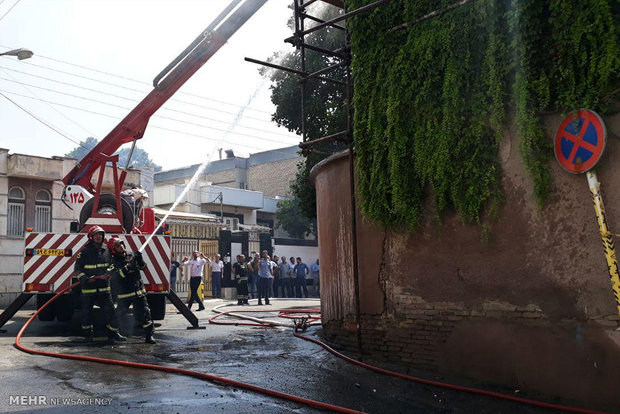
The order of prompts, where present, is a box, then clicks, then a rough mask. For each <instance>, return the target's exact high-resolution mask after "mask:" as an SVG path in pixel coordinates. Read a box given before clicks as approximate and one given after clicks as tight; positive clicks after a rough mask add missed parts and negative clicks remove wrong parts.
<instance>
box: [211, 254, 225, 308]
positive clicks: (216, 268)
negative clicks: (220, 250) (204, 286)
mask: <svg viewBox="0 0 620 414" xmlns="http://www.w3.org/2000/svg"><path fill="white" fill-rule="evenodd" d="M207 261H208V262H209V263H210V264H211V292H212V293H213V297H214V298H219V297H221V296H222V269H223V268H224V262H222V261H221V260H220V255H219V254H216V255H215V260H210V259H209V258H207Z"/></svg>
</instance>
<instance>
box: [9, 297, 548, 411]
mask: <svg viewBox="0 0 620 414" xmlns="http://www.w3.org/2000/svg"><path fill="white" fill-rule="evenodd" d="M223 303H224V302H223V301H221V300H207V301H205V305H206V306H207V310H205V311H202V312H197V313H196V315H197V316H198V317H199V319H200V322H201V325H203V326H206V329H201V330H187V329H186V327H187V326H188V323H187V322H186V321H185V319H184V318H183V316H182V315H179V314H177V313H176V309H174V308H173V307H172V306H171V305H168V309H167V313H166V319H165V320H164V321H161V326H160V327H158V328H157V330H156V334H155V337H156V339H157V341H158V343H157V344H156V345H148V344H145V343H143V338H142V337H141V336H134V337H131V338H130V339H129V341H128V342H126V343H122V344H115V345H108V344H106V343H105V342H104V340H105V338H104V336H105V333H104V332H101V336H100V338H98V342H95V343H93V344H86V343H84V342H82V341H81V338H80V336H79V333H80V332H79V322H78V321H77V320H76V319H75V318H74V322H73V323H60V322H39V321H35V322H33V324H32V325H31V327H30V328H29V330H28V331H27V332H26V335H25V336H24V337H23V339H22V344H23V345H26V346H29V347H32V348H35V349H38V350H45V351H49V352H62V353H71V354H82V355H89V356H98V357H104V358H112V359H120V360H126V361H134V362H146V363H152V364H158V365H166V366H172V367H179V368H185V369H192V370H196V371H199V372H204V373H207V374H211V375H217V376H222V377H226V378H229V379H233V380H237V381H243V382H247V383H250V384H253V385H258V386H261V387H265V388H270V389H274V390H277V391H281V392H286V393H289V394H294V395H297V396H302V397H305V398H310V399H314V400H317V401H322V402H327V403H331V404H336V405H340V406H343V407H348V408H352V409H356V410H360V411H366V412H370V413H494V414H497V413H544V412H548V411H546V410H542V409H537V408H533V407H529V406H523V405H519V404H515V403H511V402H505V401H501V400H496V399H492V398H488V397H481V396H476V395H471V394H466V393H461V392H456V391H450V390H444V389H439V388H435V387H430V386H425V385H420V384H415V383H411V382H407V381H404V380H400V379H397V378H393V377H387V376H384V375H381V374H377V373H373V372H370V371H368V370H366V369H364V368H361V367H357V366H354V365H351V364H348V363H347V362H345V361H343V360H340V359H338V358H336V357H334V356H332V355H331V354H329V353H327V352H326V351H324V350H323V349H322V348H320V347H319V346H317V345H315V344H312V343H310V342H307V341H303V340H300V339H298V338H295V337H294V336H293V335H292V332H293V329H292V327H291V328H288V327H282V328H263V327H247V326H218V325H209V324H208V322H207V320H208V318H209V317H210V316H212V315H213V314H212V313H211V309H212V308H213V307H214V306H217V305H221V304H223ZM318 305H319V302H318V300H314V299H307V300H300V301H278V300H273V301H272V306H271V307H266V306H263V307H257V306H251V307H250V308H251V309H270V308H276V309H277V308H291V307H309V306H318ZM246 308H247V307H246ZM248 309H249V308H248ZM32 312H33V311H32V310H22V311H20V312H18V313H17V314H16V316H15V317H14V318H13V320H11V321H10V322H9V323H8V324H7V325H5V327H4V329H6V330H7V332H6V333H1V334H0V350H1V352H0V376H1V377H2V381H1V382H0V384H2V386H0V411H2V412H39V411H41V412H43V411H44V412H45V413H81V412H84V411H85V408H86V409H88V411H89V412H94V413H109V412H112V413H126V412H128V411H131V412H143V413H149V414H154V413H184V414H185V413H205V412H209V413H248V412H258V413H290V412H296V413H314V412H320V410H318V409H315V408H312V407H308V406H306V405H302V404H299V403H293V402H289V401H285V400H280V399H277V398H274V397H270V396H266V395H262V394H258V393H255V392H250V391H245V390H239V389H235V388H233V387H230V386H226V385H222V384H218V383H212V382H207V381H201V380H199V379H195V378H190V377H184V376H179V375H173V374H168V373H160V372H154V371H149V370H140V369H130V368H126V367H114V366H109V365H102V364H96V363H89V362H79V361H71V360H64V359H56V358H50V357H43V356H36V355H29V354H25V353H22V352H20V351H19V350H17V349H16V348H14V347H13V342H14V338H15V335H16V334H17V331H18V330H19V329H20V328H21V326H22V325H23V324H24V322H25V321H26V319H27V318H28V317H29V316H30V315H31V314H32ZM260 315H262V316H264V317H270V318H273V317H274V315H275V314H274V313H265V314H264V315H263V314H252V316H254V317H257V316H260ZM307 334H308V335H310V336H315V337H317V338H319V339H320V327H315V328H310V330H309V331H308V332H307ZM384 367H386V368H388V369H394V368H395V369H398V367H389V366H385V365H384ZM411 375H420V376H425V377H426V378H429V379H440V380H441V378H436V377H434V376H433V374H432V373H419V372H415V373H411ZM464 385H472V384H464ZM487 388H488V386H487ZM493 389H494V390H496V391H501V392H506V393H511V392H514V390H502V389H497V388H493Z"/></svg>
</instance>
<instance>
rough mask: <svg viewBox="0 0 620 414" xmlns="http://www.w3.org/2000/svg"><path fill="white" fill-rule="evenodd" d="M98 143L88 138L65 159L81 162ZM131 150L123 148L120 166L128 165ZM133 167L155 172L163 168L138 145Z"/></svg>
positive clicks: (134, 152) (120, 153)
mask: <svg viewBox="0 0 620 414" xmlns="http://www.w3.org/2000/svg"><path fill="white" fill-rule="evenodd" d="M97 144H98V141H97V140H96V139H95V138H93V137H88V138H86V140H85V141H82V142H80V145H79V146H77V147H75V148H74V149H73V150H72V151H70V152H68V153H66V154H65V157H70V158H75V159H77V160H78V161H80V160H81V159H82V158H84V157H85V156H86V154H88V153H89V152H90V151H91V150H92V149H93V148H95V146H96V145H97ZM130 150H131V148H121V150H120V151H118V152H117V154H118V163H119V165H120V166H123V167H124V166H125V164H126V163H127V157H129V151H130ZM130 166H131V167H146V168H153V169H154V170H155V171H161V166H160V165H157V164H155V163H154V162H153V161H152V160H151V159H150V158H149V154H148V152H146V151H145V150H143V149H141V148H139V147H138V146H137V145H136V148H134V151H133V154H132V156H131V164H130Z"/></svg>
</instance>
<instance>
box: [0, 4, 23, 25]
mask: <svg viewBox="0 0 620 414" xmlns="http://www.w3.org/2000/svg"><path fill="white" fill-rule="evenodd" d="M2 1H4V0H2ZM20 1H21V0H17V1H16V2H15V3H14V4H13V5H12V6H11V8H10V9H9V10H8V11H7V12H6V13H4V14H3V15H2V17H0V20H2V19H4V16H6V15H7V14H9V13H10V12H11V10H13V7H15V6H17V3H19V2H20Z"/></svg>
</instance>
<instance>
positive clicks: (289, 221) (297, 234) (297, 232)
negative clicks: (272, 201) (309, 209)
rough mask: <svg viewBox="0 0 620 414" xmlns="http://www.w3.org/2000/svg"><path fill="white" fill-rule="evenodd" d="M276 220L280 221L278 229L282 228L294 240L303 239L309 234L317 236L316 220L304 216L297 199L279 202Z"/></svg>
mask: <svg viewBox="0 0 620 414" xmlns="http://www.w3.org/2000/svg"><path fill="white" fill-rule="evenodd" d="M276 219H277V221H278V224H277V225H276V228H280V227H282V228H283V229H284V230H285V231H286V232H287V233H288V234H290V235H291V236H292V237H294V238H297V239H303V238H305V237H306V236H307V235H309V234H314V235H316V220H315V219H309V218H308V217H305V216H304V215H303V214H302V212H301V208H300V205H299V201H298V200H297V199H292V200H282V201H280V202H278V210H277V211H276Z"/></svg>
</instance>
